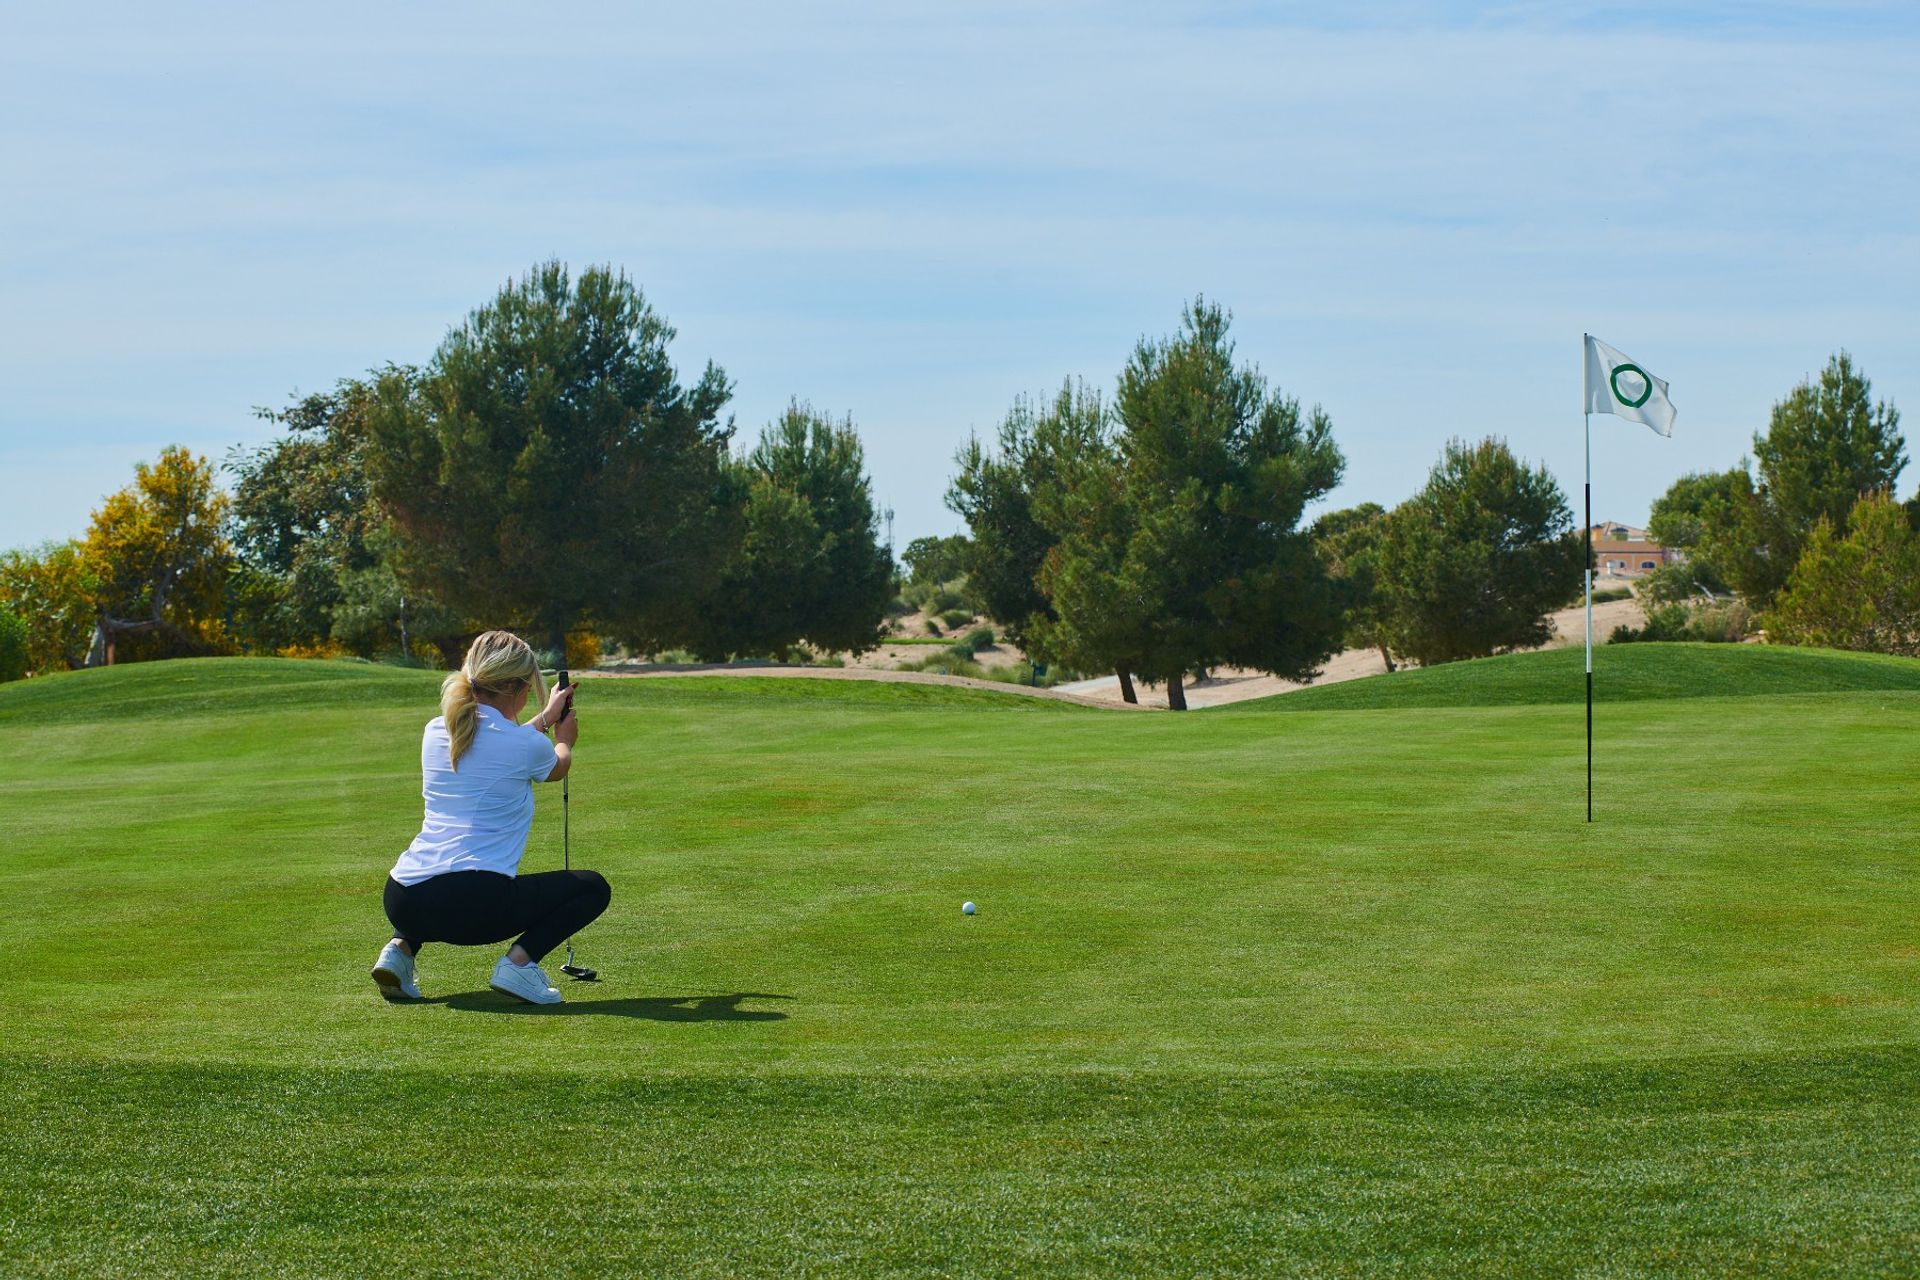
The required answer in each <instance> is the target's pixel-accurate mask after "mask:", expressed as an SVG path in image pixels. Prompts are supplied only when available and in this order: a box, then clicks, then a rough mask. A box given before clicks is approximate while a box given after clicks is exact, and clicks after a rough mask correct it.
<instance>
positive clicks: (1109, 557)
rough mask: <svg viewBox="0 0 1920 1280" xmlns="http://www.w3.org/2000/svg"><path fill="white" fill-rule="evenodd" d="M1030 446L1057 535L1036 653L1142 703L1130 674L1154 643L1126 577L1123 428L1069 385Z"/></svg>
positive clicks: (1041, 502) (1047, 561) (1128, 522)
mask: <svg viewBox="0 0 1920 1280" xmlns="http://www.w3.org/2000/svg"><path fill="white" fill-rule="evenodd" d="M1028 412H1029V415H1030V416H1029V417H1028V419H1027V427H1026V428H1024V429H1025V430H1026V431H1027V443H1026V446H1025V447H1026V448H1027V450H1028V453H1029V457H1030V458H1031V459H1032V460H1034V461H1035V462H1037V463H1038V464H1039V465H1038V466H1036V468H1035V471H1036V475H1037V477H1038V478H1037V480H1036V482H1035V488H1034V491H1033V495H1032V496H1033V510H1034V512H1035V515H1036V518H1037V519H1038V520H1039V521H1040V523H1041V525H1042V527H1043V528H1045V529H1046V530H1048V532H1049V533H1050V534H1051V535H1052V536H1053V537H1054V539H1055V543H1054V545H1053V546H1052V547H1050V548H1048V550H1047V552H1046V555H1045V556H1044V557H1043V559H1042V561H1041V565H1040V569H1039V571H1038V573H1037V574H1036V585H1038V586H1039V587H1040V588H1041V590H1042V591H1043V592H1044V593H1045V594H1046V596H1047V598H1048V600H1049V602H1050V607H1049V609H1048V610H1047V611H1046V612H1044V613H1036V614H1035V615H1033V621H1032V626H1031V632H1032V634H1031V635H1030V637H1029V640H1030V644H1031V648H1032V652H1033V654H1034V656H1036V657H1040V658H1042V659H1044V660H1046V661H1048V662H1053V663H1058V664H1060V665H1062V666H1066V667H1069V668H1073V669H1076V670H1083V671H1108V670H1111V671H1113V672H1114V673H1115V674H1116V675H1117V676H1118V677H1119V679H1120V696H1121V697H1122V698H1123V699H1124V700H1126V701H1127V702H1138V701H1139V695H1138V694H1137V693H1136V692H1135V690H1134V686H1133V673H1134V672H1135V671H1136V670H1137V669H1139V667H1140V664H1141V661H1142V659H1143V656H1144V652H1145V649H1144V646H1145V644H1146V641H1147V639H1148V632H1147V623H1148V621H1149V618H1148V615H1147V612H1146V603H1147V602H1146V600H1145V599H1144V597H1143V596H1142V595H1141V593H1140V591H1139V590H1138V589H1137V588H1136V586H1135V585H1134V584H1133V583H1132V582H1131V581H1130V579H1129V568H1128V565H1127V553H1128V548H1129V545H1130V542H1131V536H1132V531H1133V527H1134V525H1133V517H1132V511H1131V509H1130V508H1129V507H1128V505H1127V503H1126V493H1125V486H1124V483H1123V465H1124V464H1123V460H1122V457H1121V454H1120V445H1119V440H1118V437H1117V434H1116V430H1115V427H1116V423H1115V421H1114V418H1113V416H1112V414H1110V413H1109V412H1108V410H1107V408H1106V405H1105V404H1104V403H1103V401H1102V400H1101V398H1100V395H1099V393H1098V392H1095V391H1092V390H1090V389H1088V388H1087V386H1086V385H1085V384H1084V383H1074V382H1068V383H1066V384H1064V385H1062V387H1061V388H1060V393H1059V394H1058V395H1057V396H1055V397H1054V400H1053V403H1052V404H1051V405H1049V406H1048V407H1046V408H1045V409H1043V410H1042V411H1041V412H1039V413H1038V414H1032V413H1031V411H1030V410H1029V411H1028Z"/></svg>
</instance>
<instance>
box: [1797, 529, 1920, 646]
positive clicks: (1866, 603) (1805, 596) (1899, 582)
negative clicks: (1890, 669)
mask: <svg viewBox="0 0 1920 1280" xmlns="http://www.w3.org/2000/svg"><path fill="white" fill-rule="evenodd" d="M1766 622H1767V635H1768V637H1769V638H1770V639H1773V640H1779V641H1784V642H1785V643H1787V644H1808V645H1824V646H1825V647H1827V648H1830V649H1862V650H1867V651H1870V652H1874V653H1900V654H1906V655H1908V656H1916V655H1920V534H1916V533H1915V532H1914V530H1913V526H1912V524H1911V523H1910V522H1909V521H1908V519H1907V512H1906V509H1905V508H1904V507H1902V506H1901V505H1900V504H1899V503H1897V502H1895V501H1894V500H1893V499H1892V497H1890V496H1889V495H1887V494H1885V493H1879V494H1870V495H1868V496H1867V497H1864V498H1862V499H1860V501H1859V502H1857V503H1855V504H1854V507H1853V511H1852V513H1851V514H1850V515H1849V517H1848V520H1847V533H1846V536H1845V537H1838V536H1836V535H1835V533H1834V531H1833V526H1832V524H1830V523H1829V522H1828V521H1827V520H1826V519H1825V518H1824V517H1823V518H1822V519H1821V520H1820V521H1819V523H1817V524H1816V525H1814V528H1813V533H1812V535H1811V536H1810V537H1808V539H1807V545H1806V549H1805V550H1804V551H1802V552H1801V553H1800V559H1799V560H1798V561H1797V562H1796V563H1795V564H1794V566H1793V573H1792V575H1791V576H1789V577H1788V579H1787V584H1786V586H1785V587H1784V588H1782V589H1781V591H1780V594H1779V595H1778V596H1777V597H1776V598H1775V600H1774V605H1773V608H1772V609H1771V610H1769V611H1768V612H1767V615H1766Z"/></svg>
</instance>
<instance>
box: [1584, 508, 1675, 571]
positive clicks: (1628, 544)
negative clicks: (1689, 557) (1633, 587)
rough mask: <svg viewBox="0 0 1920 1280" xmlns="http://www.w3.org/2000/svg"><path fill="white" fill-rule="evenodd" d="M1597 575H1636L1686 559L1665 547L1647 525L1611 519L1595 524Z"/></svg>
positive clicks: (1594, 555) (1594, 538) (1594, 551)
mask: <svg viewBox="0 0 1920 1280" xmlns="http://www.w3.org/2000/svg"><path fill="white" fill-rule="evenodd" d="M1592 533H1593V565H1594V575H1595V576H1596V577H1601V578H1637V577H1639V576H1640V575H1641V574H1643V573H1651V572H1653V571H1654V570H1655V569H1658V568H1659V567H1660V566H1662V565H1666V564H1672V563H1673V562H1674V561H1676V560H1684V559H1686V556H1685V555H1683V554H1682V553H1681V552H1679V551H1676V550H1673V549H1671V548H1668V547H1663V546H1661V545H1660V544H1659V543H1657V542H1655V541H1654V540H1653V535H1652V534H1650V533H1648V532H1647V531H1646V530H1645V529H1636V528H1634V527H1633V526H1632V525H1626V524H1621V523H1620V522H1619V521H1617V520H1608V521H1604V522H1603V523H1600V524H1596V525H1595V526H1593V530H1592Z"/></svg>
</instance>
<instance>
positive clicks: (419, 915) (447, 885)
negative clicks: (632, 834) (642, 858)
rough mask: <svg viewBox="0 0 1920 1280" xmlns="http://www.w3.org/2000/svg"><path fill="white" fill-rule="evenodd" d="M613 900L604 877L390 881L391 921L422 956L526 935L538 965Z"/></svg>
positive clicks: (469, 874)
mask: <svg viewBox="0 0 1920 1280" xmlns="http://www.w3.org/2000/svg"><path fill="white" fill-rule="evenodd" d="M612 899H613V890H612V888H611V887H609V886H608V884H607V878H606V877H605V876H603V875H601V874H600V873H599V872H598V871H542V872H538V873H537V874H534V875H530V876H503V875H501V874H499V873H498V872H495V871H450V872H448V873H447V874H446V875H442V876H434V877H433V878H432V879H431V880H422V881H421V882H420V883H419V884H412V885H407V884H401V883H400V882H399V881H397V880H395V879H394V878H393V877H391V876H389V877H387V892H386V897H385V899H384V905H385V906H386V909H387V919H388V920H389V921H391V922H392V923H393V931H394V933H395V934H397V935H398V936H399V938H400V940H401V941H402V942H405V943H406V944H407V945H408V946H409V947H412V948H413V950H414V952H415V953H416V954H417V953H418V952H419V950H420V947H421V944H422V943H427V942H451V943H453V944H454V945H455V946H458V947H477V946H482V945H484V944H486V943H489V942H505V941H506V940H507V939H508V938H511V937H512V936H513V935H514V934H516V933H517V934H519V935H520V946H521V948H522V949H523V950H524V951H525V952H526V953H527V954H528V955H529V956H532V957H533V960H534V963H535V964H538V963H539V962H540V957H542V956H544V955H546V954H547V952H549V951H551V950H553V949H554V948H555V947H557V946H559V945H560V944H561V943H563V942H565V941H566V940H567V939H568V938H570V937H572V936H573V935H574V934H576V933H578V932H579V931H580V930H581V929H583V928H585V927H586V926H587V925H589V924H591V923H592V922H593V921H595V920H597V919H599V918H600V913H601V912H602V911H605V910H606V909H607V903H608V902H610V901H612Z"/></svg>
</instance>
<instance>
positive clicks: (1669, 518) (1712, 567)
mask: <svg viewBox="0 0 1920 1280" xmlns="http://www.w3.org/2000/svg"><path fill="white" fill-rule="evenodd" d="M1752 497H1753V481H1752V478H1751V477H1750V476H1749V475H1748V474H1747V466H1746V463H1745V462H1744V461H1743V462H1742V463H1741V464H1740V465H1739V466H1737V467H1734V468H1731V469H1730V470H1727V471H1713V472H1695V473H1692V474H1689V475H1684V476H1681V477H1680V478H1679V479H1678V480H1675V481H1674V482H1673V483H1672V484H1671V485H1669V486H1667V491H1666V492H1665V493H1663V494H1661V495H1660V497H1659V498H1657V499H1655V500H1654V504H1653V512H1652V514H1651V515H1650V516H1649V517H1648V519H1647V532H1649V533H1651V534H1652V535H1653V539H1654V541H1655V542H1658V543H1659V544H1660V545H1661V546H1663V547H1672V548H1673V549H1675V550H1677V551H1679V552H1681V553H1682V554H1683V555H1684V556H1685V561H1684V569H1685V573H1686V576H1687V581H1688V582H1689V583H1696V582H1697V583H1698V584H1699V585H1700V586H1701V587H1704V588H1705V589H1707V590H1708V591H1713V592H1716V593H1718V592H1725V591H1727V590H1729V587H1728V584H1727V577H1726V574H1725V572H1724V571H1722V569H1721V568H1720V567H1719V566H1718V565H1716V564H1715V563H1714V561H1713V558H1712V555H1711V554H1710V544H1709V541H1708V539H1709V537H1710V532H1711V530H1712V529H1713V528H1714V527H1716V526H1717V527H1719V528H1727V527H1729V526H1730V525H1732V524H1734V523H1736V522H1737V519H1738V513H1739V512H1740V511H1741V509H1742V508H1743V507H1744V505H1745V504H1747V503H1748V502H1750V501H1751V500H1752ZM1668 567H1669V568H1671V567H1673V566H1671V565H1670V566H1668Z"/></svg>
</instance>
